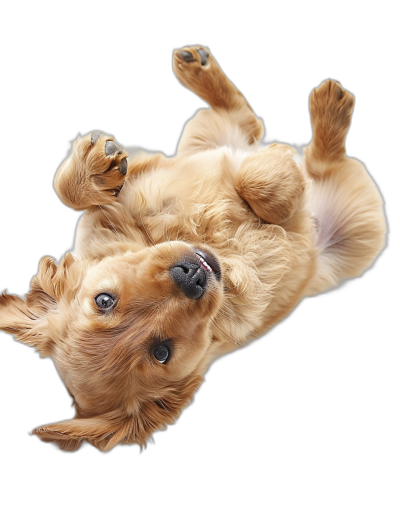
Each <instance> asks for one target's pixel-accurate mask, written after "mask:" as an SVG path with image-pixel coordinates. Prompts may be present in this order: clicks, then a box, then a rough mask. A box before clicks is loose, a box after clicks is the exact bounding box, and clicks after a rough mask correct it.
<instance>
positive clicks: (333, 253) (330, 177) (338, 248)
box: [310, 159, 386, 294]
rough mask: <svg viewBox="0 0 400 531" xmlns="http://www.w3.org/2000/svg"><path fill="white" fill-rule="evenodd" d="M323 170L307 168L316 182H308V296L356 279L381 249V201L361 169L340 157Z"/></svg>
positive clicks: (366, 174)
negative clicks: (312, 231) (313, 259)
mask: <svg viewBox="0 0 400 531" xmlns="http://www.w3.org/2000/svg"><path fill="white" fill-rule="evenodd" d="M329 170H330V171H329V172H326V171H325V169H324V168H323V167H320V168H318V167H314V168H313V174H314V175H317V174H318V173H319V174H320V175H321V176H322V178H316V179H313V182H312V196H311V197H312V199H311V201H312V204H311V208H312V210H313V213H314V216H315V218H316V237H315V248H316V252H317V268H316V273H315V277H314V279H313V281H312V282H311V286H310V292H311V293H310V294H314V293H319V292H321V291H325V290H327V289H329V288H332V287H334V286H336V285H337V284H338V283H339V282H340V281H342V280H344V279H347V278H352V277H357V276H359V275H361V273H363V271H365V269H367V268H368V267H369V266H370V265H371V263H372V262H373V261H374V260H375V258H376V257H377V256H378V254H379V253H380V251H381V250H382V248H383V247H384V245H385V234H386V222H385V216H384V212H383V203H382V199H381V196H380V194H379V191H378V189H377V188H376V186H375V184H374V182H373V180H372V179H371V177H370V176H369V175H368V173H367V171H366V170H365V168H364V166H363V165H362V164H361V163H360V162H358V161H356V160H354V159H344V160H343V159H342V161H341V163H340V164H337V165H336V166H335V168H332V167H331V168H329Z"/></svg>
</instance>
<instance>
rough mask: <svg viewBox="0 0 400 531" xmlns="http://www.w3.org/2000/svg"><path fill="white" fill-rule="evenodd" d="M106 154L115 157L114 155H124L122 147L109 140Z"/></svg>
mask: <svg viewBox="0 0 400 531" xmlns="http://www.w3.org/2000/svg"><path fill="white" fill-rule="evenodd" d="M105 152H106V155H114V153H118V155H122V146H120V145H119V144H118V143H117V142H115V141H114V140H107V142H106V147H105Z"/></svg>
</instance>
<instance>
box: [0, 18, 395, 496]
mask: <svg viewBox="0 0 400 531" xmlns="http://www.w3.org/2000/svg"><path fill="white" fill-rule="evenodd" d="M253 23H254V24H258V27H257V31H256V30H254V32H252V31H251V30H252V28H251V26H250V27H249V28H248V29H249V35H251V36H252V38H249V37H248V36H247V35H246V36H244V34H243V33H242V32H238V31H237V30H236V29H235V27H233V26H232V27H231V26H229V27H224V28H223V30H222V29H221V27H218V26H216V27H215V28H214V29H212V28H211V27H208V30H207V31H206V32H205V31H198V30H197V31H195V30H191V29H190V28H189V29H187V30H186V31H180V32H178V31H171V32H170V33H169V32H166V34H164V35H161V34H159V33H158V32H150V31H148V32H147V30H149V27H148V24H145V25H144V26H145V28H146V31H144V33H145V34H146V36H143V35H144V33H142V34H141V36H140V37H139V36H138V31H136V30H135V29H134V28H132V27H130V28H129V29H128V28H125V30H124V36H123V38H121V36H120V35H119V34H118V33H113V32H111V31H110V28H108V27H107V28H105V27H102V28H101V29H100V27H99V26H96V27H95V26H91V25H90V24H89V23H87V25H84V24H83V22H77V20H75V24H74V25H73V26H70V27H69V28H68V30H67V31H65V32H64V31H61V30H60V29H59V28H58V27H57V28H56V29H47V30H43V31H42V32H41V35H40V38H39V36H38V35H37V34H35V32H34V31H33V30H32V29H31V30H30V32H29V33H27V34H23V35H22V34H21V35H20V36H19V37H18V39H19V40H20V43H21V42H22V48H19V49H17V48H13V47H12V43H11V46H10V53H9V54H8V57H7V60H8V61H9V63H10V67H9V70H8V73H9V76H8V79H7V81H6V92H7V95H6V97H4V96H3V109H4V121H3V123H2V134H3V162H2V173H1V175H2V176H1V180H2V184H1V199H2V201H1V205H2V216H1V223H2V230H1V235H2V242H1V244H2V245H1V249H2V260H1V273H0V289H7V291H8V292H9V293H16V294H19V295H23V294H25V293H26V291H27V290H28V287H29V282H30V279H31V277H32V276H33V275H34V274H35V273H36V270H37V264H38V261H39V260H40V258H41V257H42V256H43V255H45V254H48V255H51V256H54V257H55V258H56V259H59V258H60V257H61V256H62V255H63V253H64V252H66V251H67V250H69V249H71V247H72V243H73V236H74V229H75V225H76V222H77V220H78V218H79V216H80V214H78V213H75V212H73V211H71V210H69V209H68V208H66V207H65V206H63V205H62V204H61V202H60V201H59V200H58V198H57V196H56V195H55V193H54V192H53V189H52V179H53V176H54V173H55V171H56V169H57V167H58V165H59V164H60V162H61V161H62V160H63V158H64V157H65V156H66V153H67V151H68V149H69V146H70V141H72V140H73V139H74V138H75V137H76V136H77V134H78V133H81V134H85V133H87V132H89V131H91V130H93V129H101V130H104V131H107V132H110V133H112V134H113V135H114V136H115V137H116V139H117V140H118V141H119V142H121V143H122V144H123V145H125V146H130V145H138V146H143V147H145V148H148V149H152V150H161V151H163V152H164V153H166V154H167V155H172V154H173V153H174V150H175V147H176V143H177V141H178V138H179V135H180V132H181V129H182V126H183V124H184V123H185V121H186V120H187V119H188V118H190V117H191V116H192V115H193V113H194V112H195V111H196V110H197V109H198V108H199V107H200V106H203V105H204V104H203V103H202V102H201V101H200V100H198V99H197V98H196V97H195V96H194V95H193V94H192V93H190V92H188V91H186V90H185V89H184V88H182V87H181V86H180V84H179V83H178V82H177V81H176V79H175V77H174V75H173V73H172V69H171V54H172V50H173V49H174V48H178V47H181V46H183V45H185V44H193V43H195V44H197V43H201V44H205V45H207V46H209V47H210V48H211V51H212V52H213V53H214V55H215V56H216V57H217V59H218V61H219V63H220V64H221V66H222V68H223V70H224V71H225V73H226V74H227V75H228V76H229V77H230V78H231V79H232V81H233V82H234V83H235V84H236V85H237V86H238V88H239V89H240V90H241V91H242V92H243V93H244V94H245V95H246V97H247V99H248V100H249V102H250V104H251V105H252V107H253V108H254V110H255V112H256V113H257V114H258V115H259V116H261V117H262V118H263V119H264V122H265V125H266V129H267V137H266V140H267V141H272V140H279V141H282V142H287V143H294V144H297V145H299V146H301V145H304V144H306V143H307V142H308V141H309V139H310V134H311V129H310V123H309V115H308V107H307V102H308V96H309V93H310V91H311V90H312V88H313V87H315V86H317V85H319V84H320V83H321V81H323V80H324V79H326V78H328V77H331V78H334V79H337V80H339V81H340V82H341V83H342V84H343V86H344V87H345V88H347V89H349V90H350V91H351V92H353V93H354V94H355V96H356V108H355V114H354V118H353V124H352V127H351V130H350V133H349V136H348V143H347V146H348V154H349V155H350V156H355V157H357V158H359V159H360V160H362V161H363V162H364V163H365V164H366V166H367V168H368V170H369V171H370V173H371V174H372V175H373V176H374V178H375V180H376V182H377V184H378V186H379V188H380V189H381V191H382V194H383V196H384V198H385V201H386V205H387V214H388V219H389V225H390V228H391V234H390V238H389V245H388V248H387V249H386V250H385V252H384V253H383V254H382V256H381V257H380V258H379V260H378V261H377V263H376V264H375V266H374V267H373V269H372V270H370V271H368V272H367V273H365V275H364V276H363V278H361V279H358V280H354V281H352V282H351V283H349V284H348V285H346V286H345V287H343V288H342V289H340V290H337V291H334V292H331V293H329V294H326V295H322V296H319V297H317V298H314V299H309V300H305V301H303V302H302V303H301V305H300V306H299V308H298V309H296V310H295V311H294V313H293V314H292V315H291V316H290V317H289V318H288V319H287V320H286V321H284V322H283V323H281V324H280V325H279V326H278V327H277V328H276V329H274V330H273V331H272V332H271V333H270V334H268V335H267V336H266V337H265V338H263V339H262V340H260V341H258V342H257V343H255V344H253V345H252V346H250V347H248V348H247V349H245V350H242V351H238V352H236V353H234V354H232V355H230V356H229V357H226V358H224V359H222V360H220V361H218V362H217V363H215V364H214V365H213V366H212V368H211V370H210V371H209V373H208V374H207V377H206V382H205V384H204V385H203V386H202V387H201V389H200V390H199V392H198V393H197V395H196V399H195V402H194V404H193V405H192V406H191V407H190V408H188V409H187V410H186V411H185V412H184V414H183V415H182V417H181V418H180V419H179V421H178V422H177V424H176V425H175V426H172V427H170V428H169V429H168V430H167V431H166V432H163V433H159V434H156V436H155V441H156V443H155V444H154V445H150V446H149V447H148V449H147V450H146V451H145V452H144V453H142V454H141V453H140V452H139V450H138V449H137V448H136V447H128V448H116V449H115V450H113V451H112V452H111V453H110V454H107V455H102V454H100V453H99V452H97V451H96V450H95V449H93V448H91V447H85V448H83V449H82V450H81V451H79V452H78V453H76V454H72V455H69V454H63V453H61V452H59V451H58V450H57V449H56V448H54V447H53V446H51V445H45V444H43V443H40V442H39V441H38V440H37V439H36V438H35V437H29V435H28V433H29V431H30V430H31V429H32V428H34V427H36V426H38V425H41V424H45V423H47V422H52V421H57V420H62V419H65V418H70V417H71V416H73V409H71V407H70V399H69V397H68V395H67V393H66V392H65V389H64V387H63V384H62V383H61V381H60V379H59V378H58V376H57V373H56V371H55V369H54V367H53V364H52V362H51V361H50V360H40V359H39V356H38V355H37V354H36V353H35V352H34V350H33V349H30V348H28V347H26V346H24V345H22V344H19V343H16V342H14V341H13V339H12V338H11V337H10V336H6V335H5V334H0V351H1V354H2V367H3V370H2V383H3V417H4V422H5V423H6V424H7V436H6V437H4V439H3V444H4V454H5V455H7V456H9V458H10V460H11V461H12V462H13V463H14V473H13V476H14V479H15V478H19V479H20V480H21V482H23V481H25V480H28V479H29V478H31V479H33V478H38V477H41V474H51V473H52V470H57V471H59V472H60V471H61V470H62V477H63V481H65V480H66V479H68V478H71V477H73V476H74V475H75V474H79V473H81V474H86V473H87V472H88V470H89V468H90V474H91V475H90V478H91V479H90V481H91V482H93V481H95V480H96V478H100V477H103V475H104V474H109V475H111V476H112V475H113V474H117V475H118V474H119V473H122V472H121V470H124V471H125V472H124V473H126V474H128V475H130V474H132V475H134V476H135V478H136V480H137V479H138V478H139V479H140V480H141V481H142V483H141V484H142V485H143V484H146V485H147V483H149V484H151V481H155V480H156V478H162V481H168V478H169V477H170V476H171V475H174V474H177V475H181V477H182V478H185V477H186V475H187V474H189V475H191V477H192V476H194V477H203V478H204V477H206V478H209V479H210V480H211V479H212V481H211V483H212V484H213V485H214V488H217V486H218V484H219V483H218V482H219V481H222V482H226V481H228V480H229V478H232V480H234V478H236V477H237V475H238V474H239V473H243V474H245V476H246V477H247V478H248V480H249V481H251V480H252V475H254V477H257V476H258V477H260V476H262V477H263V478H269V479H268V481H269V482H270V484H271V482H272V483H276V485H277V488H279V487H278V485H283V484H284V483H285V482H287V483H290V484H292V483H293V482H298V483H299V484H301V483H302V481H303V480H305V479H310V478H311V479H312V481H313V482H314V483H315V484H322V485H324V484H327V483H329V482H330V479H332V480H333V479H338V478H342V480H343V483H347V484H348V482H350V483H351V482H353V481H357V482H361V483H362V482H363V481H365V482H368V481H369V478H370V477H371V474H376V473H378V474H380V471H381V469H384V468H385V467H386V464H387V462H388V461H387V460H388V459H390V451H389V448H390V446H391V444H392V431H391V425H392V421H391V417H390V411H391V407H392V406H391V404H392V402H393V400H394V389H395V388H394V383H393V370H394V369H393V365H394V357H395V352H396V351H397V352H398V347H397V345H396V341H395V334H396V322H395V319H394V316H395V312H397V302H396V292H397V282H396V278H397V277H396V269H395V267H396V262H395V258H394V256H395V250H394V248H395V244H394V241H395V240H394V238H396V236H395V234H394V230H393V218H394V216H395V212H396V208H397V205H396V203H395V201H396V196H395V183H394V181H395V179H396V175H395V174H396V173H397V175H398V169H396V168H397V166H396V165H397V162H398V161H397V159H398V154H397V151H396V147H395V135H397V136H398V134H397V130H396V129H394V130H393V122H394V120H395V110H396V106H397V99H396V100H395V99H394V91H393V90H392V83H393V80H392V77H391V75H390V74H389V73H388V70H387V67H388V61H387V54H388V51H387V49H388V48H390V43H389V42H388V41H387V40H386V41H385V39H387V37H386V35H385V36H384V37H383V41H382V37H381V40H379V42H376V40H374V39H373V38H372V37H371V34H370V31H369V29H368V28H365V30H360V27H359V26H358V25H357V26H354V27H351V28H349V27H345V28H343V27H342V26H340V24H338V25H335V24H332V27H331V28H330V29H328V28H327V27H325V26H322V27H321V28H320V30H319V31H318V32H315V28H313V30H312V31H311V28H307V29H306V28H298V29H297V31H296V32H290V33H289V32H286V31H285V32H282V33H280V32H279V31H278V30H279V27H280V24H283V22H282V21H281V20H276V21H271V20H270V21H269V22H266V23H265V27H264V26H263V25H262V24H261V22H257V21H253ZM237 24H240V21H239V20H238V21H237ZM139 26H140V24H139ZM135 27H136V29H137V26H135ZM274 28H275V30H276V33H274V34H273V33H272V30H274ZM42 29H43V28H42ZM168 33H169V34H168ZM14 44H15V43H14ZM397 119H398V116H397ZM120 467H122V469H121V468H120ZM79 471H80V472H79ZM111 476H110V477H111ZM136 480H135V481H136ZM135 484H136V483H135Z"/></svg>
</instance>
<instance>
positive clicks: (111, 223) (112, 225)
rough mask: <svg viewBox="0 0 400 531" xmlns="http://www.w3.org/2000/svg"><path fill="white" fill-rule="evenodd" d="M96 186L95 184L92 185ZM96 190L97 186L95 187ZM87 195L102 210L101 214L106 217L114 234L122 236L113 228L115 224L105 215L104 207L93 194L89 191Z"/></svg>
mask: <svg viewBox="0 0 400 531" xmlns="http://www.w3.org/2000/svg"><path fill="white" fill-rule="evenodd" d="M94 186H95V187H96V185H94ZM96 190H97V188H96ZM89 195H90V196H91V197H92V199H93V200H94V202H95V203H96V204H97V206H98V207H99V208H100V210H101V211H102V212H103V214H104V215H105V217H106V218H107V219H108V222H109V223H110V225H111V227H112V228H113V231H114V232H115V234H116V235H117V236H119V237H120V238H122V236H121V235H120V234H119V232H118V231H117V229H116V228H115V225H114V223H113V222H112V221H111V219H110V218H109V217H108V216H107V214H106V213H105V211H104V209H103V208H102V206H101V205H100V204H99V203H98V202H97V201H96V199H95V197H93V195H92V194H91V193H90V192H89Z"/></svg>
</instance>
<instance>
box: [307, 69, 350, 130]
mask: <svg viewBox="0 0 400 531" xmlns="http://www.w3.org/2000/svg"><path fill="white" fill-rule="evenodd" d="M353 107H354V96H353V95H352V94H350V92H347V90H345V89H344V88H343V87H342V86H341V85H340V83H338V82H337V81H333V80H332V79H328V80H327V81H324V82H323V83H321V85H320V86H319V87H317V88H316V89H314V90H313V92H312V93H311V96H310V114H311V121H312V124H313V128H314V130H315V129H316V128H318V127H319V126H321V125H324V126H325V127H326V126H329V128H332V129H337V130H340V129H342V130H343V131H344V132H346V131H347V129H348V128H349V126H350V120H351V115H352V112H353Z"/></svg>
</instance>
